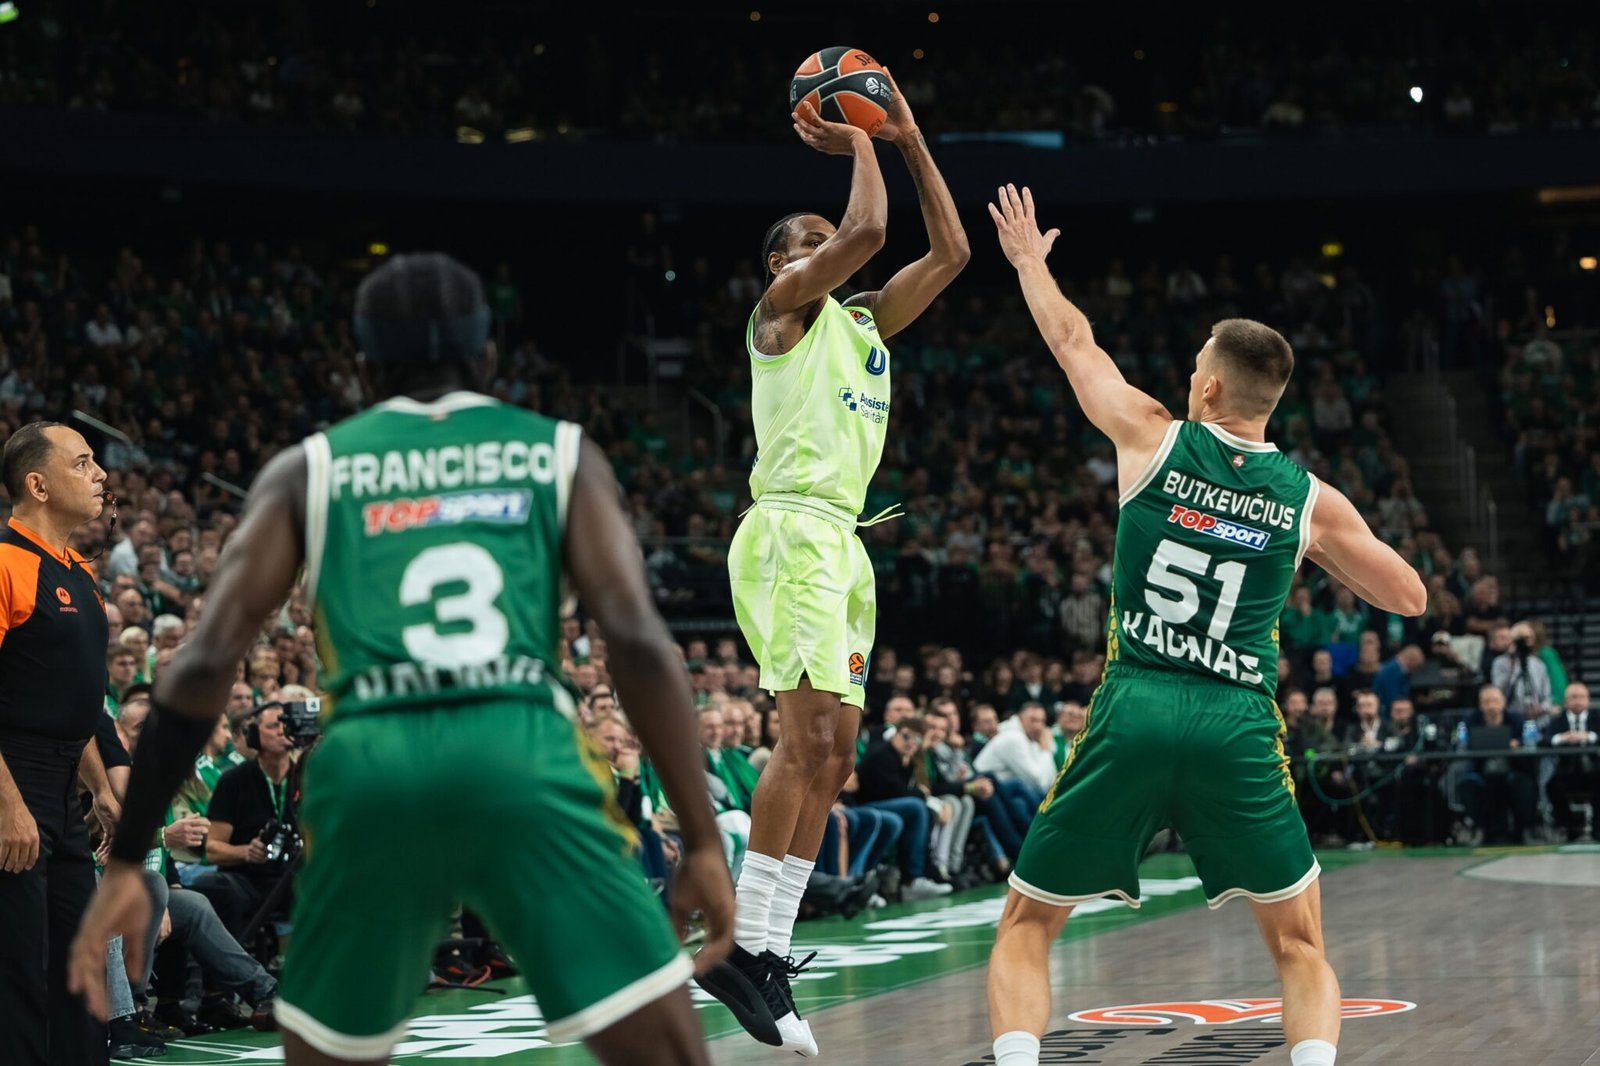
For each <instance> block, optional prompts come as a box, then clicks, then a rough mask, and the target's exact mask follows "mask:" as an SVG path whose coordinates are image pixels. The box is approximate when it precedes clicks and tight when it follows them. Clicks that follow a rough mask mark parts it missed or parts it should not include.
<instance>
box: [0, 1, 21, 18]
mask: <svg viewBox="0 0 1600 1066" xmlns="http://www.w3.org/2000/svg"><path fill="white" fill-rule="evenodd" d="M20 14H22V12H20V11H18V10H17V5H16V4H12V3H5V4H0V22H15V21H17V16H18V15H20Z"/></svg>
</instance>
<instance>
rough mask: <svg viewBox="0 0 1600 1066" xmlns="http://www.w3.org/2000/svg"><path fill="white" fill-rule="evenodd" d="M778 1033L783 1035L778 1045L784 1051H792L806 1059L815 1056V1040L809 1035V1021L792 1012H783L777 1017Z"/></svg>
mask: <svg viewBox="0 0 1600 1066" xmlns="http://www.w3.org/2000/svg"><path fill="white" fill-rule="evenodd" d="M778 1035H779V1036H781V1037H783V1043H782V1045H780V1046H781V1047H782V1048H783V1050H785V1051H793V1052H794V1053H795V1054H797V1055H803V1056H805V1057H806V1058H808V1059H814V1058H816V1057H817V1041H816V1040H815V1038H813V1037H812V1035H811V1023H810V1022H808V1021H806V1020H805V1019H804V1018H802V1017H800V1015H798V1014H795V1013H793V1012H791V1013H789V1014H785V1015H784V1016H783V1017H782V1018H779V1019H778Z"/></svg>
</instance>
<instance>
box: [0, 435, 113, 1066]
mask: <svg viewBox="0 0 1600 1066" xmlns="http://www.w3.org/2000/svg"><path fill="white" fill-rule="evenodd" d="M0 477H3V479H4V483H5V487H6V491H7V492H8V493H10V495H11V505H12V512H11V518H10V519H9V520H8V521H7V522H6V524H5V525H4V526H3V527H0V1063H3V1064H4V1066H80V1064H98V1063H104V1062H107V1061H108V1058H109V1055H108V1051H107V1045H106V1030H105V1027H104V1026H102V1025H99V1024H98V1023H97V1022H95V1021H94V1019H92V1018H91V1017H90V1016H89V1012H88V1011H87V1010H86V1009H85V1008H84V1005H83V1001H82V999H81V998H79V997H77V996H72V995H70V994H69V993H68V992H67V949H68V947H69V946H70V945H71V943H72V938H73V936H74V935H75V933H76V930H77V927H78V922H79V920H80V919H81V918H82V916H83V912H84V910H85V909H86V908H87V907H88V905H89V897H90V896H91V895H93V893H94V859H93V856H92V855H91V853H90V851H89V839H88V832H87V829H86V827H85V826H84V818H83V809H82V807H81V806H80V803H79V798H78V797H79V792H80V780H81V782H82V789H86V790H87V791H88V792H89V793H90V794H91V795H92V796H94V798H95V799H94V814H95V817H96V818H98V819H99V820H100V822H101V824H102V826H104V827H105V828H106V829H107V831H108V834H109V829H110V827H111V825H112V824H114V822H115V819H116V817H117V815H118V813H119V809H118V806H117V802H116V799H115V798H114V797H113V796H112V793H111V789H110V787H109V785H108V784H107V781H106V774H105V768H104V766H103V765H102V764H101V762H100V756H99V754H98V752H97V751H96V749H95V746H94V745H93V744H90V743H88V741H89V739H90V738H91V737H92V736H93V735H94V731H95V726H96V724H97V723H98V721H99V719H100V716H101V715H103V714H104V713H105V710H104V699H105V691H106V666H105V662H106V643H107V629H108V626H107V624H106V612H105V604H104V602H103V601H102V600H101V598H100V590H99V586H98V584H97V583H96V581H95V576H94V572H93V571H92V570H90V569H89V566H88V564H87V563H86V562H85V561H84V559H83V557H82V556H80V555H79V554H78V553H77V552H75V551H73V550H72V549H71V548H69V547H67V541H68V539H69V538H70V537H71V536H72V533H73V531H74V530H75V529H77V528H78V527H79V526H81V525H83V524H84V523H85V522H88V521H90V520H92V519H94V518H97V517H99V515H100V511H101V508H102V507H103V506H104V486H105V480H106V472H105V471H104V470H102V469H101V468H100V465H99V464H98V463H96V462H95V461H94V453H93V451H92V450H91V449H90V448H89V445H88V443H87V442H86V441H85V440H84V439H83V437H82V435H81V434H79V433H77V432H76V431H74V430H72V429H70V428H68V427H67V426H64V425H61V424H60V423H57V422H34V423H30V424H29V425H26V426H23V427H22V428H21V429H19V430H17V431H16V432H15V433H13V434H12V435H11V438H10V439H9V440H7V441H6V444H5V449H4V451H3V452H0ZM47 945H48V946H47Z"/></svg>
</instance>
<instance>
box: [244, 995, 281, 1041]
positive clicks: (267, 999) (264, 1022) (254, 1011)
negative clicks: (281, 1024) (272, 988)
mask: <svg viewBox="0 0 1600 1066" xmlns="http://www.w3.org/2000/svg"><path fill="white" fill-rule="evenodd" d="M276 997H277V993H276V992H268V993H267V994H266V995H265V996H262V997H261V999H260V1000H259V1001H258V1002H256V1003H255V1004H253V1005H252V1006H251V1009H250V1027H251V1028H252V1029H254V1030H255V1031H256V1032H258V1033H275V1032H277V1031H278V1017H277V1015H275V1014H273V1013H272V1004H273V1000H274V999H275V998H276Z"/></svg>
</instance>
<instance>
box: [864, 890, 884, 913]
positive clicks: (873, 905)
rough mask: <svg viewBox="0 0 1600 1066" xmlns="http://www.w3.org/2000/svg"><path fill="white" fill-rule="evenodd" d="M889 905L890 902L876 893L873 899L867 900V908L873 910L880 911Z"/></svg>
mask: <svg viewBox="0 0 1600 1066" xmlns="http://www.w3.org/2000/svg"><path fill="white" fill-rule="evenodd" d="M888 905H889V901H888V900H886V899H884V898H883V897H882V896H880V895H878V894H877V893H876V892H874V893H873V894H872V898H871V899H869V900H867V907H868V908H869V909H871V910H878V909H879V908H880V907H887V906H888Z"/></svg>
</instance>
